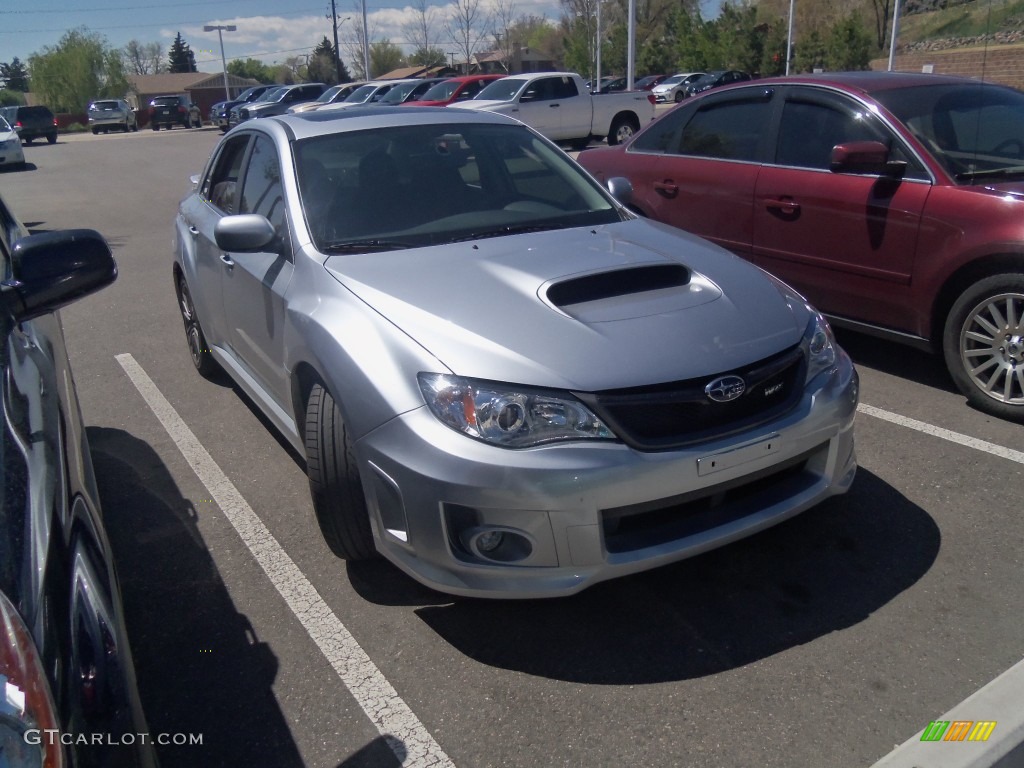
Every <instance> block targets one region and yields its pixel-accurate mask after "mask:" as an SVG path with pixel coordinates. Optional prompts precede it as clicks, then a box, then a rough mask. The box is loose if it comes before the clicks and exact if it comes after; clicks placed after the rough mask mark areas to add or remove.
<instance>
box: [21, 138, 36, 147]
mask: <svg viewBox="0 0 1024 768" xmlns="http://www.w3.org/2000/svg"><path fill="white" fill-rule="evenodd" d="M34 138H35V137H29V138H27V139H22V140H21V143H22V144H25V145H26V146H27V145H29V144H31V143H32V142H33V140H34Z"/></svg>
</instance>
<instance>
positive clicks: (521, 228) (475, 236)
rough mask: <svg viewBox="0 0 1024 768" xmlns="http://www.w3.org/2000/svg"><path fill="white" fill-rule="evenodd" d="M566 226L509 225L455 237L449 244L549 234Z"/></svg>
mask: <svg viewBox="0 0 1024 768" xmlns="http://www.w3.org/2000/svg"><path fill="white" fill-rule="evenodd" d="M565 226H566V225H565V224H508V225H506V226H503V227H494V228H493V229H483V230H480V231H479V232H470V233H469V234H468V235H462V236H461V237H453V238H452V239H451V240H449V241H448V242H450V243H463V242H466V241H467V240H483V239H484V238H485V237H502V236H503V235H521V234H524V233H526V232H547V231H549V230H552V229H563V228H564V227H565Z"/></svg>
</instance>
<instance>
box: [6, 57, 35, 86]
mask: <svg viewBox="0 0 1024 768" xmlns="http://www.w3.org/2000/svg"><path fill="white" fill-rule="evenodd" d="M0 80H3V81H4V82H5V83H6V86H5V87H6V88H7V90H9V91H20V92H21V93H27V92H28V70H27V69H26V68H25V65H24V64H23V63H22V62H21V61H20V60H19V59H18V57H17V56H15V57H14V58H13V59H11V63H10V64H6V63H0Z"/></svg>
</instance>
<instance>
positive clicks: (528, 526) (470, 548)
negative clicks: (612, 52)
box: [171, 95, 857, 597]
mask: <svg viewBox="0 0 1024 768" xmlns="http://www.w3.org/2000/svg"><path fill="white" fill-rule="evenodd" d="M612 98H614V96H612V95H609V96H605V97H601V99H602V100H605V99H612ZM322 118H323V116H322V115H320V114H319V113H318V112H317V113H310V114H302V115H287V116H283V117H275V118H270V119H268V120H258V121H253V122H252V123H246V124H243V125H242V126H240V127H239V128H238V129H236V130H234V131H232V132H231V133H230V134H228V136H226V137H225V138H224V139H223V140H222V141H221V142H220V144H219V145H218V146H217V148H216V149H215V150H214V153H213V156H212V157H211V159H210V161H209V162H208V163H207V166H206V169H205V170H204V171H203V172H202V174H201V175H200V176H199V177H198V178H197V179H196V187H195V191H194V192H193V194H191V195H190V196H188V197H187V198H185V199H184V200H183V201H182V202H181V204H180V207H179V210H178V215H177V217H176V219H175V222H174V231H175V244H174V247H173V248H172V249H171V251H172V258H173V261H172V262H171V268H172V270H173V278H174V288H175V291H176V296H177V299H178V304H179V307H180V309H181V315H182V320H183V323H184V328H185V338H186V340H187V343H188V347H189V350H190V352H191V355H192V361H193V363H194V365H195V367H196V368H197V369H198V371H199V372H200V373H201V374H202V373H211V372H213V371H214V370H216V368H217V367H218V366H220V367H221V368H223V369H224V370H225V371H226V372H227V373H228V375H229V376H231V377H232V378H233V379H234V381H235V382H236V383H237V385H238V387H239V388H240V389H241V390H243V391H244V392H246V393H247V396H248V397H250V398H251V400H252V402H254V403H255V404H256V406H257V407H258V408H259V409H261V410H262V412H263V413H264V414H265V415H266V416H267V419H268V421H269V422H270V423H271V424H273V425H274V426H275V428H276V429H278V430H279V431H280V432H281V434H282V435H283V436H284V438H285V439H286V440H287V441H288V442H289V443H290V444H291V445H292V446H294V448H295V449H296V450H297V451H299V452H302V453H304V454H305V456H306V467H307V471H308V474H309V480H310V487H311V490H312V495H313V503H314V509H315V512H316V516H317V520H318V522H319V524H320V528H321V531H322V533H323V535H324V537H325V539H326V541H327V542H328V544H329V545H330V547H331V549H332V550H333V551H334V552H335V553H336V554H338V555H339V556H341V557H344V558H347V559H350V560H361V559H367V558H370V557H373V556H375V555H376V554H377V553H380V554H383V555H384V556H386V557H387V558H388V559H389V560H391V561H392V562H393V563H394V564H395V565H397V566H398V567H399V568H401V569H402V570H404V571H405V572H406V573H408V574H410V575H411V576H413V577H414V578H416V579H418V580H420V581H421V582H423V583H425V584H428V585H430V586H431V587H434V588H436V589H439V590H442V591H446V592H452V593H456V594H470V595H488V596H492V597H543V596H553V595H564V594H569V593H573V592H577V591H579V590H581V589H584V588H585V587H587V586H590V585H592V584H594V583H597V582H599V581H602V580H605V579H609V578H613V577H616V576H621V575H624V574H628V573H634V572H637V571H641V570H646V569H649V568H653V567H656V566H659V565H663V564H665V563H669V562H672V561H676V560H681V559H683V558H686V557H690V556H692V555H695V554H697V553H699V552H703V551H706V550H707V549H709V548H712V547H715V546H720V545H723V544H726V543H727V542H730V541H733V540H736V539H738V538H740V537H743V536H746V535H750V534H753V533H755V532H757V531H760V530H762V529H764V528H767V527H768V526H771V525H773V524H775V523H778V522H781V521H782V520H785V519H787V518H789V517H792V516H793V515H796V514H798V513H799V512H802V511H803V510H806V509H808V508H809V507H811V506H813V505H814V504H816V503H818V502H820V501H822V500H823V499H826V498H828V497H830V496H832V495H835V494H839V493H843V492H845V491H846V490H847V489H848V488H849V487H850V484H851V483H852V482H853V478H854V474H855V471H856V458H855V453H854V439H853V423H854V416H855V412H856V408H857V375H856V373H855V371H854V369H853V366H852V364H851V362H850V360H849V358H848V357H847V356H846V354H845V353H844V352H843V351H842V350H841V349H840V348H839V347H838V346H837V345H836V343H835V341H834V340H833V338H832V335H831V331H830V330H829V326H828V324H827V323H826V322H825V320H824V318H823V317H822V316H821V315H820V314H818V313H817V312H816V311H815V310H813V309H811V308H810V307H809V306H808V305H807V303H806V302H805V301H804V300H803V299H802V298H800V297H799V296H798V295H797V294H796V293H795V292H794V291H792V290H791V289H790V288H788V287H787V286H786V285H784V284H783V283H782V282H780V281H778V280H776V279H774V278H771V277H769V276H767V275H766V274H765V273H764V272H762V271H761V270H760V269H757V268H756V267H753V266H752V265H750V264H747V263H745V262H743V261H742V260H740V259H736V258H732V257H730V256H729V255H728V254H725V253H724V252H722V251H721V250H720V249H719V248H716V247H715V246H713V245H711V244H709V243H706V242H704V241H701V240H698V239H696V238H693V237H690V236H687V235H683V234H681V233H679V232H677V231H675V230H673V229H671V228H669V227H665V226H661V225H654V224H651V223H650V222H648V221H645V220H643V219H642V218H638V217H636V216H634V215H632V214H630V213H629V212H627V211H626V210H625V209H623V208H622V207H621V206H620V205H619V203H617V202H616V201H615V200H614V199H613V198H612V197H611V195H609V194H608V192H606V191H605V190H604V189H603V188H602V187H601V186H599V185H598V184H596V183H595V182H594V181H593V180H592V179H591V178H590V177H589V176H587V175H586V174H584V173H583V172H581V170H580V169H579V167H578V166H577V165H576V164H575V163H574V162H573V161H572V160H571V159H570V158H569V157H568V156H567V155H566V154H565V153H564V152H561V151H560V150H559V149H558V148H557V147H555V146H554V145H553V144H552V143H551V142H549V141H548V140H546V139H544V138H543V137H542V136H540V135H539V134H538V133H536V132H535V131H533V130H531V129H530V128H528V127H526V126H525V125H523V124H521V123H519V122H517V121H515V120H511V119H509V118H507V117H504V116H501V115H496V114H488V113H486V112H474V111H471V110H455V109H451V108H449V109H444V110H441V109H433V110H429V109H417V110H402V109H377V110H352V111H351V112H350V113H349V116H347V117H346V119H343V120H329V119H328V120H325V119H322Z"/></svg>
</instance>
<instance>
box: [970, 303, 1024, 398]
mask: <svg viewBox="0 0 1024 768" xmlns="http://www.w3.org/2000/svg"><path fill="white" fill-rule="evenodd" d="M960 360H961V362H962V363H963V366H964V370H965V371H967V375H968V376H969V377H970V379H971V381H972V382H973V383H974V386H976V387H977V388H978V389H980V390H981V391H982V392H984V393H985V394H986V395H988V396H989V397H991V398H992V399H993V400H997V401H999V402H1001V403H1006V404H1007V405H1024V293H1001V294H999V295H997V296H990V297H988V298H986V299H985V300H984V301H982V302H981V303H980V304H978V305H977V306H976V307H974V309H972V310H971V312H970V314H969V315H968V316H967V320H966V321H965V322H964V326H963V329H962V330H961V331H960Z"/></svg>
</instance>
